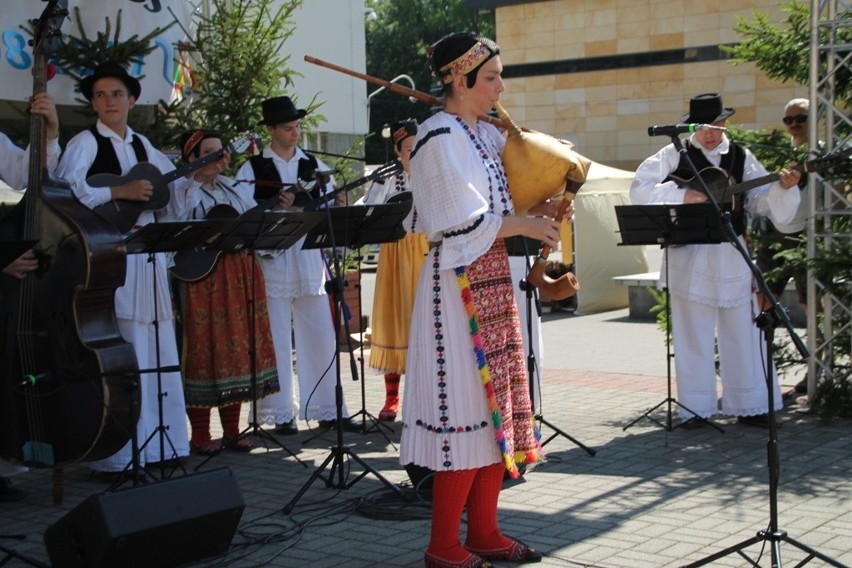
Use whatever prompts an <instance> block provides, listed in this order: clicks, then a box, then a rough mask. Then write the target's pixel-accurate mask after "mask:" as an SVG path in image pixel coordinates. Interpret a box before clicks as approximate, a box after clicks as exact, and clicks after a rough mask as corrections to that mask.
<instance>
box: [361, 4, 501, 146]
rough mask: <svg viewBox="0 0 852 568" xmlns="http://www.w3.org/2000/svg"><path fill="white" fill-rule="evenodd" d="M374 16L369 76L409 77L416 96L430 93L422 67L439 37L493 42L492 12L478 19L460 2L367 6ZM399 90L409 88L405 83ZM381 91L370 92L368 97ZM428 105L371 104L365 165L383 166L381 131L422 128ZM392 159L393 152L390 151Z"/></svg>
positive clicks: (379, 98) (389, 99)
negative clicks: (458, 35) (408, 124)
mask: <svg viewBox="0 0 852 568" xmlns="http://www.w3.org/2000/svg"><path fill="white" fill-rule="evenodd" d="M366 7H367V9H372V10H374V11H375V13H376V18H375V20H373V21H368V22H367V29H366V39H367V74H368V75H372V76H374V77H378V78H380V79H384V80H385V81H390V80H392V79H393V78H395V77H397V76H398V75H403V74H404V75H409V76H410V77H411V78H412V79H413V80H414V84H415V87H416V89H417V90H418V91H423V92H427V93H428V92H429V91H430V88H431V86H432V83H433V78H432V76H431V73H430V70H429V68H428V66H427V63H426V48H427V47H428V46H429V45H431V44H432V43H434V42H435V41H437V40H438V39H440V38H441V37H443V36H445V35H447V34H449V33H452V32H460V31H472V32H476V33H479V34H481V35H484V36H487V37H490V38H494V31H495V27H494V14H493V12H488V13H480V12H479V11H477V10H474V9H472V8H468V7H467V6H466V5H465V3H464V1H463V0H367V2H366ZM399 84H400V85H401V86H404V87H408V86H409V85H408V84H407V83H405V82H399ZM377 89H379V87H377V86H373V87H371V88H370V89H369V91H370V92H371V93H372V92H374V91H376V90H377ZM432 112H433V111H432V109H430V107H429V105H428V104H425V103H422V102H416V103H411V102H410V101H409V100H408V99H407V98H406V97H403V96H400V95H397V94H394V93H391V92H388V91H383V92H381V93H379V94H378V95H375V96H374V97H372V98H371V99H370V124H369V128H370V132H371V133H373V134H374V135H372V136H370V137H369V138H368V140H367V144H366V153H367V161H368V162H372V163H378V162H383V161H385V157H386V152H387V151H388V148H389V146H388V143H387V142H386V141H385V140H383V139H382V138H381V136H380V135H378V133H379V132H380V131H381V129H382V127H383V125H385V124H391V123H392V122H394V121H396V120H401V119H405V118H414V119H417V121H418V122H422V121H423V120H425V119H426V118H428V117H429V116H431V114H432ZM390 153H392V151H390Z"/></svg>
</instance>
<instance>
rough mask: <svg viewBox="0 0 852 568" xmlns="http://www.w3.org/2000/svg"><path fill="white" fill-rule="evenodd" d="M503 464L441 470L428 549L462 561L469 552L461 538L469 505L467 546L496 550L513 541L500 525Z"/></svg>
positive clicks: (451, 560)
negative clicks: (464, 513)
mask: <svg viewBox="0 0 852 568" xmlns="http://www.w3.org/2000/svg"><path fill="white" fill-rule="evenodd" d="M503 469H504V468H503V465H502V464H499V463H496V464H492V465H489V466H486V467H483V468H479V469H465V470H461V471H439V472H437V473H435V481H434V484H433V489H432V535H431V537H430V539H429V548H428V552H429V553H430V554H432V555H434V556H437V557H439V558H441V559H444V560H446V561H448V562H461V561H462V560H464V559H465V557H467V556H468V554H469V553H468V551H467V550H465V549H464V547H462V545H461V542H460V541H459V529H460V527H461V517H462V511H463V510H464V507H465V505H467V539H466V540H465V546H469V547H471V548H475V549H478V550H495V549H501V548H505V547H507V546H509V545H510V544H511V543H512V541H511V540H510V539H508V538H506V537H505V536H503V534H502V533H501V532H500V528H499V527H498V526H497V499H498V497H499V496H500V488H501V486H502V484H503Z"/></svg>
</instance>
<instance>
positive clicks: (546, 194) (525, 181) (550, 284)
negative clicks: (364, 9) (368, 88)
mask: <svg viewBox="0 0 852 568" xmlns="http://www.w3.org/2000/svg"><path fill="white" fill-rule="evenodd" d="M305 61H307V62H308V63H313V64H315V65H319V66H321V67H327V68H328V69H332V70H334V71H339V72H341V73H345V74H347V75H350V76H352V77H357V78H359V79H362V80H364V81H367V82H368V83H372V84H374V85H378V86H380V87H384V88H385V89H387V90H389V91H391V92H392V93H396V94H398V95H403V96H406V97H414V98H415V99H417V100H419V101H421V102H424V103H427V104H430V105H434V106H444V102H443V101H442V100H441V99H438V98H437V97H433V96H432V95H429V94H427V93H423V92H421V91H417V90H415V89H413V88H409V87H405V86H403V85H398V84H396V83H391V82H390V81H385V80H383V79H379V78H377V77H373V76H371V75H366V74H364V73H359V72H357V71H352V70H350V69H346V68H345V67H340V66H339V65H334V64H333V63H328V62H327V61H323V60H321V59H317V58H316V57H311V56H310V55H306V56H305ZM496 108H497V112H498V114H499V115H500V118H499V119H498V118H494V117H491V116H480V117H479V119H480V120H484V121H486V122H490V123H491V124H493V125H495V126H497V127H498V128H501V129H505V130H506V132H507V138H506V145H505V146H504V148H503V156H502V157H503V166H504V167H505V169H506V177H507V178H508V180H509V193H510V195H511V196H512V202H513V203H514V205H515V212H516V213H517V214H519V215H523V214H525V213H527V212H528V211H529V210H530V209H531V208H533V207H535V206H536V205H538V204H540V203H543V202H545V201H547V200H548V199H550V198H552V197H556V196H558V195H560V194H561V195H562V203H561V205H560V208H559V213H558V214H557V216H556V220H561V219H562V218H563V217H564V216H565V213H566V211H567V210H568V206H569V204H570V203H571V201H573V200H574V197H575V196H576V195H577V192H578V191H579V190H580V187H581V186H582V185H583V183H585V181H586V174H587V173H588V171H589V166H591V160H589V159H588V158H585V157H584V156H581V155H580V154H578V153H577V152H575V151H574V150H573V144H571V143H570V142H568V141H566V140H560V139H558V138H555V137H553V136H550V135H549V134H544V133H542V132H536V131H534V130H529V129H525V128H521V127H519V126H518V125H517V124H516V123H515V122H514V121H513V120H512V118H511V117H510V116H509V114H508V113H507V112H506V110H505V109H504V108H503V107H502V106H501V105H500V103H497V104H496ZM550 251H551V249H550V247H549V246H547V245H545V246H544V247H543V248H542V250H541V252H540V253H539V255H538V257H537V258H536V262H535V263H534V264H533V266H532V268H531V269H530V272H529V274H528V275H527V281H528V282H529V283H530V284H532V285H534V286H535V287H537V288H539V289H540V290H541V291H542V292H544V293H546V294H547V295H548V296H549V297H551V298H554V299H557V300H559V299H563V298H567V297H569V296H572V295H574V294H576V293H577V291H578V290H579V288H580V284H579V282H578V281H577V278H576V276H574V274H571V273H568V274H565V275H563V276H561V277H559V278H558V279H555V280H554V279H552V278H550V277H549V276H547V275H546V274H545V273H544V269H545V264H546V262H547V257H548V255H549V254H550Z"/></svg>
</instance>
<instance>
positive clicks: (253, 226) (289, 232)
mask: <svg viewBox="0 0 852 568" xmlns="http://www.w3.org/2000/svg"><path fill="white" fill-rule="evenodd" d="M324 219H325V214H324V213H322V212H320V211H305V212H301V213H285V212H276V211H272V212H270V211H266V210H264V209H262V208H254V209H250V210H248V211H246V212H245V213H243V214H242V215H240V216H239V217H237V218H236V219H231V220H228V221H227V228H226V229H225V230H223V231H222V232H221V234H220V235H219V236H218V237H217V238H216V239H215V240H214V241H213V242H211V243H209V244H208V245H207V248H209V249H211V250H220V251H222V252H224V253H226V254H227V253H229V252H239V251H242V250H251V251H258V250H274V251H283V250H286V249H288V248H290V247H292V246H293V245H294V244H296V243H297V242H299V240H300V239H301V238H302V237H303V236H305V234H306V233H307V232H308V231H309V230H311V228H312V227H314V226H316V225H317V224H318V223H321V222H322V221H323V220H324ZM252 274H253V273H252ZM250 289H251V290H252V292H253V291H254V284H253V283H252V284H251V286H250ZM249 304H250V306H249V322H250V323H249V330H250V331H249V351H250V355H251V400H252V408H251V419H250V420H249V424H248V426H246V428H245V429H244V430H243V431H242V432H240V433H239V435H238V438H239V437H242V436H245V435H246V434H250V435H252V436H257V437H259V438H261V439H263V440H264V441H269V442H272V443H274V444H275V445H277V446H278V447H280V448H281V449H282V450H284V451H285V452H287V453H288V454H290V456H292V457H293V458H295V460H296V461H297V462H299V463H300V464H302V466H304V467H308V466H307V464H306V463H305V462H303V461H302V460H300V459H299V457H298V456H297V455H296V454H295V453H293V452H292V451H291V450H290V448H288V447H287V446H285V445H284V444H282V443H281V442H280V440H278V439H277V438H276V437H275V436H273V435H272V434H270V433H269V432H267V431H266V430H264V429H263V428H261V427H260V425H259V424H258V422H257V352H256V341H257V339H256V330H255V327H256V325H255V322H256V319H255V310H254V297H252V298H251V299H250V300H249ZM213 457H214V456H210V457H208V458H207V459H205V460H204V461H203V462H202V463H201V464H200V465H199V466H198V468H200V467H201V466H203V465H204V464H205V463H207V462H208V461H210V459H212V458H213ZM198 468H196V469H198Z"/></svg>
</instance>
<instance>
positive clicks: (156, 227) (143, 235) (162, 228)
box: [111, 220, 225, 489]
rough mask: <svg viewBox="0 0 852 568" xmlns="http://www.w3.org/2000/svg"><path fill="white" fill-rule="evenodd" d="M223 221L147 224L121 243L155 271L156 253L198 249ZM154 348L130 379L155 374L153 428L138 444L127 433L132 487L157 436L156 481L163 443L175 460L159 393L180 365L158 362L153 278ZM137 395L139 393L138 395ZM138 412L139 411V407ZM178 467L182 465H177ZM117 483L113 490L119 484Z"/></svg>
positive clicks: (163, 459) (133, 433)
mask: <svg viewBox="0 0 852 568" xmlns="http://www.w3.org/2000/svg"><path fill="white" fill-rule="evenodd" d="M224 226H225V221H220V220H216V221H179V222H163V223H149V224H148V225H145V226H143V227H142V228H140V229H139V230H138V231H134V232H133V233H130V234H129V235H127V236H125V237H124V243H125V246H126V247H127V254H147V255H148V261H149V262H151V263H152V266H153V270H154V271H155V272H156V270H157V260H156V259H157V253H159V252H174V251H178V250H181V249H185V248H191V247H194V246H198V244H199V243H205V242H208V241H209V240H211V239H213V238H215V236H216V235H217V234H218V233H219V232H220V231H221V230H222V229H223V228H224ZM153 294H154V321H153V324H154V345H155V349H156V350H157V351H156V352H157V364H156V366H155V367H153V368H151V369H139V374H138V375H137V376H136V377H134V378H133V379H131V380H140V379H139V378H138V377H141V375H143V374H149V373H155V374H156V375H157V417H158V423H157V427H156V428H155V429H154V431H153V432H151V434H150V435H149V436H148V437H147V438H146V439H145V441H144V442H142V444H141V445H139V439H138V433H137V431H136V430H137V429H136V425H135V424H134V425H132V428H131V430H130V434H131V436H130V442H131V448H132V458H131V463H129V464H128V465H127V467H125V471H126V470H127V468H132V471H133V474H132V479H133V484H134V485H137V484H138V483H139V482H140V481H141V480H140V475H141V474H142V472H143V470H142V468H141V467H140V465H139V456H140V455H141V452H142V450H144V449H145V447H146V446H147V445H148V444H149V443H151V441H152V440H153V439H154V437H155V436H159V442H160V467H161V471H160V479H165V478H166V477H167V475H166V463H167V460H166V441H168V443H169V446H170V447H171V456H172V457H175V456H176V454H177V452H176V451H175V447H174V443H173V442H172V441H171V439H170V438H169V435H168V432H167V431H166V430H167V428H166V427H165V424H164V416H163V398H164V397H165V396H167V395H166V394H163V373H173V372H179V371H180V365H169V366H166V367H164V366H163V365H162V364H161V362H160V322H159V320H158V318H157V313H158V311H159V307H158V305H157V279H156V278H154V290H153ZM140 396H141V392H140ZM140 411H141V408H140ZM180 467H182V466H180ZM121 481H122V480H119V481H118V482H117V483H116V484H115V486H113V487H111V489H114V488H115V487H117V486H119V485H121Z"/></svg>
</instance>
